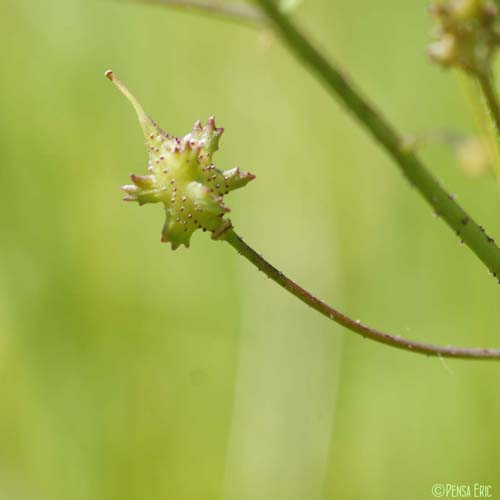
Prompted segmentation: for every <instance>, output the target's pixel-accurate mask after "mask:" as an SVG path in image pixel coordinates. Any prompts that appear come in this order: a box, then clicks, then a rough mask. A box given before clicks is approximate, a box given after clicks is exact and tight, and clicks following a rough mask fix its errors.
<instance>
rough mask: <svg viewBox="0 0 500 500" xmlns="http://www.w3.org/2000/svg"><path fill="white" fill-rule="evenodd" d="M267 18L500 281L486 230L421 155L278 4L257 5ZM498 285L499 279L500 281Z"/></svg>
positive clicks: (262, 0)
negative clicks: (430, 170) (424, 163)
mask: <svg viewBox="0 0 500 500" xmlns="http://www.w3.org/2000/svg"><path fill="white" fill-rule="evenodd" d="M255 2H256V3H257V4H258V5H259V6H260V7H261V9H262V11H263V12H265V13H266V15H267V16H268V19H269V21H270V22H271V24H272V25H273V26H274V28H275V30H276V32H277V33H278V34H279V35H280V36H281V38H282V39H283V41H284V42H285V43H286V45H287V46H288V48H289V49H290V51H291V52H292V53H293V54H294V55H295V56H296V57H297V58H298V60H299V61H300V62H301V63H302V64H304V65H305V66H306V67H307V68H308V69H309V70H310V71H311V73H313V74H314V75H315V76H316V77H317V78H318V79H319V80H320V81H321V83H322V84H323V85H324V86H325V88H326V89H327V90H328V91H329V92H330V93H331V94H333V95H334V96H335V97H336V98H337V99H338V100H339V101H340V102H341V103H342V104H343V105H344V106H345V107H346V108H347V109H348V110H349V111H350V112H351V113H352V114H353V115H354V116H355V117H356V118H357V119H358V120H359V122H360V123H361V124H362V125H363V126H364V127H365V128H366V129H367V130H368V132H369V133H370V134H371V135H372V136H373V138H374V139H375V140H376V141H377V142H378V143H379V144H380V145H381V146H382V147H383V148H384V149H385V150H386V151H387V152H388V153H389V155H390V156H391V157H392V158H393V159H394V161H395V162H396V164H397V165H398V166H399V168H400V170H401V172H402V173H403V175H404V176H405V177H406V179H407V180H408V181H409V182H410V184H412V185H413V186H415V188H416V189H417V190H418V191H419V192H420V194H421V195H422V196H423V197H424V198H425V200H426V201H427V202H428V203H429V204H430V205H431V206H432V208H433V210H434V212H435V213H436V214H437V215H439V216H441V217H442V218H443V220H444V221H445V222H446V223H447V224H448V225H449V226H450V228H451V229H453V231H454V232H455V233H456V234H457V235H458V237H459V238H460V239H461V240H462V241H463V242H464V243H465V244H466V245H467V246H468V247H469V248H470V249H471V250H472V251H473V252H474V254H475V255H476V256H477V257H478V258H479V259H480V260H481V261H482V262H483V264H485V265H486V267H487V268H488V269H489V271H490V273H491V274H492V275H493V276H494V277H500V249H499V247H498V246H497V245H496V244H495V241H494V240H493V238H491V237H490V236H488V235H487V234H486V233H485V231H484V228H483V227H482V226H480V225H479V224H477V223H476V222H475V221H474V220H473V219H472V218H471V217H470V216H469V215H468V214H467V213H466V212H465V211H464V209H463V208H462V207H461V206H460V205H459V204H458V203H457V202H456V201H455V199H454V197H453V196H452V195H450V194H449V193H448V192H447V191H446V190H445V189H444V188H443V186H442V185H441V184H440V183H439V181H438V180H437V179H436V178H435V177H434V176H433V175H432V174H431V173H430V172H429V171H428V170H427V168H426V167H425V166H424V165H423V164H422V162H421V161H420V159H419V158H418V157H417V156H416V154H415V153H414V152H413V151H411V150H410V149H409V148H407V147H405V142H404V140H403V138H402V137H401V136H400V135H399V134H398V133H397V132H396V131H395V130H394V129H393V127H392V126H391V125H390V124H389V122H388V121H387V120H386V119H385V118H384V117H383V116H382V114H381V113H380V112H379V111H378V110H376V109H375V108H374V107H373V106H372V105H371V104H370V103H369V102H368V101H367V100H366V99H365V98H364V97H363V96H362V95H361V93H360V92H359V91H358V90H357V89H356V88H355V87H354V85H353V84H352V83H351V82H350V81H349V79H348V78H347V77H346V76H345V75H344V74H343V73H342V72H341V71H340V70H339V69H338V67H337V66H336V65H335V64H333V63H332V62H331V61H329V60H327V59H326V57H325V56H323V54H322V53H321V52H320V51H319V50H318V49H316V48H315V47H314V46H313V45H312V44H311V42H310V41H309V40H308V39H307V38H306V37H305V36H304V35H303V34H302V32H301V31H300V30H299V29H298V28H297V27H296V26H295V24H294V23H293V22H292V21H290V20H289V19H288V18H287V17H286V16H285V15H283V13H282V12H280V10H279V9H278V8H277V7H276V5H275V4H274V2H273V0H255ZM497 279H498V278H497Z"/></svg>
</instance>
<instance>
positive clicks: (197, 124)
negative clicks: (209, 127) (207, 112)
mask: <svg viewBox="0 0 500 500" xmlns="http://www.w3.org/2000/svg"><path fill="white" fill-rule="evenodd" d="M201 129H202V126H201V120H196V121H195V122H194V125H193V130H201Z"/></svg>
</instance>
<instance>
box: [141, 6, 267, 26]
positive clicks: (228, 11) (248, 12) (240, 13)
mask: <svg viewBox="0 0 500 500" xmlns="http://www.w3.org/2000/svg"><path fill="white" fill-rule="evenodd" d="M137 1H140V2H143V3H149V4H152V5H164V6H166V7H173V8H177V9H180V10H188V11H189V10H191V11H194V12H201V13H204V14H208V15H211V16H214V17H219V18H222V19H226V20H230V21H236V22H241V23H245V24H256V23H259V22H262V21H263V20H264V16H263V14H262V13H261V12H260V10H259V9H256V8H254V7H252V6H250V5H245V4H231V3H225V2H219V1H216V0H137Z"/></svg>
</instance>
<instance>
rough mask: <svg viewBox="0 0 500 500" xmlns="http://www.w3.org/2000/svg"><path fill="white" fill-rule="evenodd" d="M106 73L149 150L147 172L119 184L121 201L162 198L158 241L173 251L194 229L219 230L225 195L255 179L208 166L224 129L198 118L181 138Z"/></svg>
mask: <svg viewBox="0 0 500 500" xmlns="http://www.w3.org/2000/svg"><path fill="white" fill-rule="evenodd" d="M105 74H106V77H107V78H109V79H110V80H111V81H112V82H113V83H114V84H115V85H116V86H117V87H118V89H120V91H121V92H122V93H123V94H124V95H125V96H126V97H127V98H128V100H129V101H130V102H131V103H132V105H133V106H134V108H135V110H136V112H137V116H138V117H139V122H140V124H141V127H142V130H143V132H144V136H145V138H146V146H147V147H148V151H149V165H148V174H147V175H134V174H133V175H131V180H132V184H130V185H126V186H122V189H123V191H125V192H126V193H127V196H125V198H124V200H126V201H136V202H138V203H139V205H143V204H145V203H157V202H162V203H163V205H164V207H165V214H166V220H165V224H164V226H163V231H162V238H161V241H163V242H170V243H171V245H172V249H173V250H175V249H176V248H177V247H179V245H185V246H186V247H189V242H190V239H191V235H192V234H193V233H194V231H196V230H197V229H202V230H203V231H210V232H212V233H217V232H218V231H220V230H221V228H222V227H223V226H224V224H225V223H227V222H228V221H224V220H223V217H224V215H225V214H226V213H227V212H229V208H227V207H226V206H225V205H224V202H223V198H224V195H226V194H228V193H229V192H230V191H233V190H234V189H238V188H240V187H243V186H245V185H246V184H247V183H248V182H250V181H251V180H252V179H254V178H255V176H254V175H252V174H250V173H249V172H242V171H240V169H239V168H233V169H230V170H225V171H221V170H218V169H217V168H216V167H215V166H214V165H213V163H212V157H213V155H214V153H215V152H216V151H217V149H218V146H219V140H220V137H221V135H222V132H223V131H224V129H222V128H217V127H216V125H215V119H214V118H213V117H210V118H209V119H208V122H207V124H206V125H205V126H204V127H202V125H201V123H200V121H197V122H196V123H195V124H194V127H193V130H192V131H191V132H190V133H189V134H187V135H186V136H184V137H174V136H172V135H170V134H167V133H166V132H164V131H163V130H162V129H161V128H160V127H159V126H158V125H157V123H156V122H154V121H153V120H151V118H149V117H148V115H147V114H146V113H145V112H144V110H143V109H142V106H141V105H140V104H139V102H138V101H137V99H136V98H135V97H134V96H133V95H132V94H131V93H130V92H129V90H128V89H127V88H126V87H125V86H124V85H123V83H122V82H121V81H120V80H119V79H118V78H117V77H116V76H115V75H114V74H113V72H112V71H106V73H105Z"/></svg>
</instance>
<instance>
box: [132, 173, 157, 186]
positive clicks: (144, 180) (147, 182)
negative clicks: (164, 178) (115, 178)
mask: <svg viewBox="0 0 500 500" xmlns="http://www.w3.org/2000/svg"><path fill="white" fill-rule="evenodd" d="M130 178H131V179H132V182H133V183H134V184H135V185H136V186H138V187H140V188H143V189H147V188H152V187H153V186H154V184H155V182H154V178H153V177H152V176H151V175H135V174H132V175H131V176H130Z"/></svg>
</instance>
